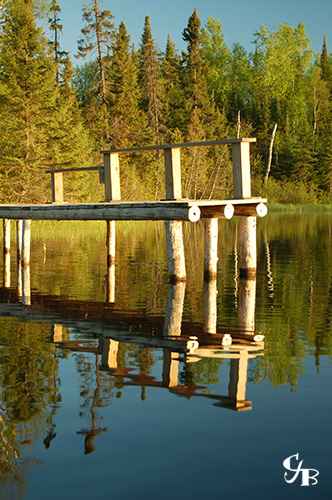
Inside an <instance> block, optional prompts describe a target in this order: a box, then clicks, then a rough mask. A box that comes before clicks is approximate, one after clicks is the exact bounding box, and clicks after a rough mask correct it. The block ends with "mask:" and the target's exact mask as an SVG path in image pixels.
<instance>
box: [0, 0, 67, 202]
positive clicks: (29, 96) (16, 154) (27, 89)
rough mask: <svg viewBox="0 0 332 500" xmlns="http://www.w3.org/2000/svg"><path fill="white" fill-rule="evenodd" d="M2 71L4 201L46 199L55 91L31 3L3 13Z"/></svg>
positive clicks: (0, 112)
mask: <svg viewBox="0 0 332 500" xmlns="http://www.w3.org/2000/svg"><path fill="white" fill-rule="evenodd" d="M0 67H1V70H0V82H1V89H2V90H3V91H2V94H1V96H0V104H1V105H0V128H1V133H0V136H1V137H0V169H1V177H2V193H1V195H2V200H3V201H16V202H23V201H37V200H39V201H41V200H45V199H49V197H50V196H49V190H48V189H46V186H47V185H48V182H49V179H47V176H46V175H45V173H44V169H45V167H49V166H51V165H52V164H53V160H52V153H51V150H52V149H53V148H52V144H53V141H54V138H55V136H56V129H57V124H56V118H55V117H56V105H57V98H58V88H57V84H56V78H55V68H54V64H53V58H52V56H51V54H50V53H49V49H48V43H47V40H46V38H45V36H44V34H43V32H42V29H41V28H39V27H37V24H36V19H35V16H34V14H33V9H32V4H31V2H30V1H26V2H25V1H23V0H13V1H12V2H11V3H10V5H8V7H7V9H6V13H5V24H4V26H3V33H2V37H1V52H0ZM47 181H48V182H47Z"/></svg>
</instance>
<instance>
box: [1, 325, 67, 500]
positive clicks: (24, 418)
mask: <svg viewBox="0 0 332 500" xmlns="http://www.w3.org/2000/svg"><path fill="white" fill-rule="evenodd" d="M0 345H1V349H0V386H1V393H0V394H1V401H0V488H1V489H2V491H3V495H4V497H3V498H6V499H20V498H25V482H26V476H27V474H28V472H29V469H30V468H31V467H33V466H35V465H38V464H39V461H38V460H37V459H35V458H33V457H31V456H29V455H28V456H24V455H26V452H27V450H29V449H30V446H31V445H32V443H34V442H35V441H37V440H38V439H41V438H43V437H44V436H45V435H46V434H47V431H48V425H49V420H48V417H49V415H50V413H52V410H51V409H52V408H55V407H56V406H57V405H58V404H59V403H60V400H61V397H60V394H59V388H58V378H57V359H56V355H55V350H54V345H52V344H50V342H49V332H48V331H47V329H46V332H45V328H40V326H39V325H35V324H31V323H23V322H17V321H15V320H11V319H9V318H5V319H3V318H0Z"/></svg>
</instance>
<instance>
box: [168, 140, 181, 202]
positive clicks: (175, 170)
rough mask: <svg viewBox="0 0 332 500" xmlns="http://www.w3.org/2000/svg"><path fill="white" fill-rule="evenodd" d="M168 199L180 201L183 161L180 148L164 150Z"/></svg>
mask: <svg viewBox="0 0 332 500" xmlns="http://www.w3.org/2000/svg"><path fill="white" fill-rule="evenodd" d="M164 160H165V185H166V198H167V199H168V200H179V199H181V198H182V189H181V159H180V148H166V149H164Z"/></svg>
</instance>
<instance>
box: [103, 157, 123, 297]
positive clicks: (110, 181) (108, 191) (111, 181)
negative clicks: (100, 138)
mask: <svg viewBox="0 0 332 500" xmlns="http://www.w3.org/2000/svg"><path fill="white" fill-rule="evenodd" d="M103 180H104V183H105V201H118V200H121V189H120V167H119V155H118V153H104V179H103ZM106 223H107V239H106V247H107V298H106V300H107V302H114V301H115V221H113V220H108V221H106Z"/></svg>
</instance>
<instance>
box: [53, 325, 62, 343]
mask: <svg viewBox="0 0 332 500" xmlns="http://www.w3.org/2000/svg"><path fill="white" fill-rule="evenodd" d="M51 338H52V342H62V341H63V327H62V324H61V323H52V325H51Z"/></svg>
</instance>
